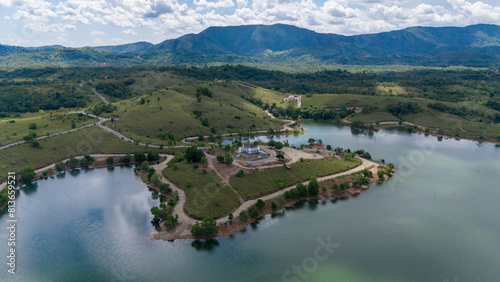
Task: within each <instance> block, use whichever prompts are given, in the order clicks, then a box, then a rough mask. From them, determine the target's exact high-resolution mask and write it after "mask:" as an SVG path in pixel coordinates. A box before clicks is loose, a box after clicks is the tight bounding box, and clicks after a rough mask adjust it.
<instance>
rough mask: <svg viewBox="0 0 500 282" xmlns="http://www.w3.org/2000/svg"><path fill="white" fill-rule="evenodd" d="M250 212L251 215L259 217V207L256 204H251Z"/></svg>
mask: <svg viewBox="0 0 500 282" xmlns="http://www.w3.org/2000/svg"><path fill="white" fill-rule="evenodd" d="M248 214H249V215H250V217H252V218H256V217H259V210H257V208H256V207H255V206H251V207H250V208H249V209H248Z"/></svg>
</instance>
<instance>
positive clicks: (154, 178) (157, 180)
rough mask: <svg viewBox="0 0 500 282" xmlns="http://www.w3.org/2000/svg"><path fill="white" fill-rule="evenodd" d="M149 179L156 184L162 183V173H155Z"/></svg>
mask: <svg viewBox="0 0 500 282" xmlns="http://www.w3.org/2000/svg"><path fill="white" fill-rule="evenodd" d="M149 181H151V183H153V184H154V185H156V186H158V185H160V175H158V173H153V175H152V176H151V179H150V180H149Z"/></svg>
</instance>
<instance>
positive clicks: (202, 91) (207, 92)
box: [196, 87, 212, 97]
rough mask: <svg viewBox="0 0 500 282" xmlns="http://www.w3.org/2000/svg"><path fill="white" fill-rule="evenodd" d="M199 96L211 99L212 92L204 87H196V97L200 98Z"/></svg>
mask: <svg viewBox="0 0 500 282" xmlns="http://www.w3.org/2000/svg"><path fill="white" fill-rule="evenodd" d="M200 94H201V95H205V96H207V97H212V91H211V90H210V89H208V88H206V87H198V89H196V96H197V97H198V96H200Z"/></svg>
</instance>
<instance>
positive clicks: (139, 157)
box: [134, 152, 147, 163]
mask: <svg viewBox="0 0 500 282" xmlns="http://www.w3.org/2000/svg"><path fill="white" fill-rule="evenodd" d="M146 159H147V158H146V155H145V154H144V153H142V152H137V153H135V154H134V160H135V161H136V162H138V163H142V162H144V161H145V160H146Z"/></svg>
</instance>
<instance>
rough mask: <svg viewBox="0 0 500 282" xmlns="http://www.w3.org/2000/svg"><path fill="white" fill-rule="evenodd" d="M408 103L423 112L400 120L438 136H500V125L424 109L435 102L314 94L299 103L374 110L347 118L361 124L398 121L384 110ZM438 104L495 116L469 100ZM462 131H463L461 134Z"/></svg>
mask: <svg viewBox="0 0 500 282" xmlns="http://www.w3.org/2000/svg"><path fill="white" fill-rule="evenodd" d="M473 94H474V93H471V95H473ZM476 94H477V93H476ZM474 95H475V94H474ZM410 101H412V102H416V103H418V104H420V105H421V106H422V109H423V111H422V112H420V113H417V114H409V115H405V116H403V120H404V121H407V122H411V123H415V124H417V125H420V126H424V127H427V128H429V129H430V130H431V132H432V131H435V132H437V131H439V130H440V129H442V130H443V133H444V134H447V135H451V136H456V137H460V138H471V139H478V137H479V136H483V137H484V140H490V141H493V140H494V137H495V136H496V135H497V134H499V133H500V125H491V124H489V123H487V122H480V121H479V120H480V119H482V116H477V117H467V119H465V118H462V117H459V116H455V115H451V114H447V113H441V112H438V111H435V110H430V109H428V108H427V105H428V104H429V103H435V102H438V101H436V100H430V99H424V98H406V97H397V96H392V97H388V96H364V95H350V94H342V95H339V94H317V95H313V97H311V98H306V97H305V98H303V99H302V103H303V105H304V106H305V107H308V106H313V107H320V108H334V107H344V106H345V107H355V106H361V107H364V106H372V107H375V109H374V110H372V111H370V112H362V113H360V114H356V115H354V116H351V117H350V119H351V120H353V121H355V120H359V121H361V122H364V123H370V122H382V121H389V120H391V121H392V120H398V119H399V118H398V117H395V116H393V115H391V114H390V113H388V112H387V111H386V110H385V109H386V107H387V106H388V105H391V104H397V103H399V102H410ZM439 102H440V103H443V104H445V105H448V106H453V107H456V108H460V107H462V106H465V107H467V108H469V109H470V110H475V111H478V112H479V113H480V114H481V115H483V116H484V117H487V116H489V115H491V116H493V115H494V114H495V113H497V112H496V111H494V110H492V109H489V108H487V107H485V106H484V105H483V102H484V101H481V100H471V101H466V102H458V103H452V102H442V101H439ZM462 129H463V130H465V131H462ZM435 132H432V133H435ZM457 134H458V135H457Z"/></svg>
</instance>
